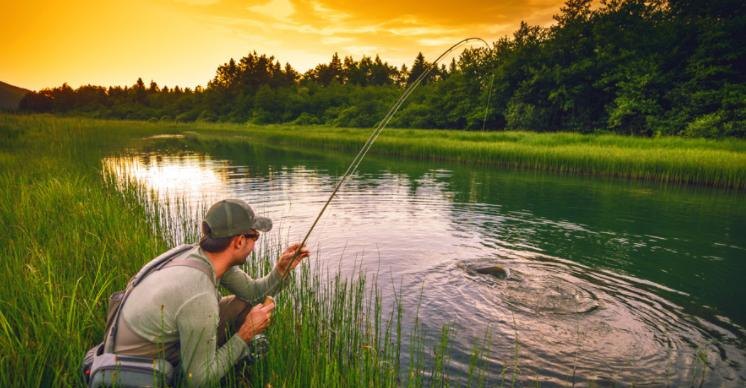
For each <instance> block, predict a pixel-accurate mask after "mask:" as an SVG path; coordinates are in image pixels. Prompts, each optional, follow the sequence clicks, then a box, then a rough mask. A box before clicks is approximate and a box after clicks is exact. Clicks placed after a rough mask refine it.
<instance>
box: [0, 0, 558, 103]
mask: <svg viewBox="0 0 746 388" xmlns="http://www.w3.org/2000/svg"><path fill="white" fill-rule="evenodd" d="M561 4H562V1H561V0H528V1H495V0H493V1H460V2H454V1H443V0H431V1H428V2H421V1H405V0H401V1H381V2H373V1H343V0H271V1H266V0H264V1H260V0H248V1H240V0H150V1H147V0H97V1H94V0H68V1H59V0H51V1H50V0H46V1H40V0H25V1H3V2H2V3H0V34H1V35H0V36H2V39H0V53H2V54H1V55H2V57H1V58H2V59H0V81H4V82H7V83H10V84H13V85H16V86H20V87H24V88H28V89H33V90H38V89H41V88H44V87H52V86H59V85H61V84H62V83H63V82H67V83H68V84H70V85H71V86H73V87H77V86H79V85H83V84H88V83H91V84H95V85H105V86H108V85H131V84H133V83H134V81H135V80H136V79H137V77H142V78H143V80H145V82H146V83H147V82H149V81H150V80H154V81H156V82H158V84H159V85H161V86H162V85H168V86H174V85H181V86H190V87H193V86H196V85H205V84H206V83H207V81H208V80H210V79H211V78H212V77H213V76H214V74H215V69H216V68H217V67H218V65H220V64H222V63H225V62H227V61H228V60H229V59H230V58H231V57H233V58H236V59H237V58H240V57H242V56H244V55H246V54H247V53H249V52H250V51H254V50H256V51H257V52H258V53H264V54H270V55H274V56H275V57H276V58H277V59H279V60H280V61H281V62H282V63H285V62H289V63H290V64H291V65H292V66H293V67H295V68H296V69H297V70H300V71H305V70H307V69H308V68H310V67H313V66H315V65H316V64H318V63H327V62H328V61H329V59H330V58H331V55H332V54H333V53H334V52H338V53H339V54H340V55H342V56H344V55H352V56H354V57H355V58H356V59H359V58H360V56H361V55H368V56H374V55H375V54H380V55H381V58H382V59H384V60H386V61H388V62H389V63H391V64H393V65H396V66H400V65H401V64H402V63H406V64H407V65H408V66H409V65H410V64H411V63H412V61H413V60H414V57H415V55H417V53H418V52H419V51H422V52H423V53H424V54H425V57H426V58H429V59H432V58H434V57H435V56H437V55H438V54H439V53H440V52H442V51H443V50H444V49H446V48H447V47H449V46H450V45H451V44H453V43H455V42H457V41H458V40H461V39H463V38H466V37H471V36H477V37H481V38H484V39H485V40H487V41H488V42H492V41H495V40H497V38H499V37H501V36H504V35H510V34H512V33H513V32H514V31H515V30H516V29H517V27H518V25H519V23H520V21H521V20H525V21H527V22H529V23H530V24H540V25H549V24H551V23H552V22H553V20H552V15H554V14H557V13H558V12H559V9H560V7H561Z"/></svg>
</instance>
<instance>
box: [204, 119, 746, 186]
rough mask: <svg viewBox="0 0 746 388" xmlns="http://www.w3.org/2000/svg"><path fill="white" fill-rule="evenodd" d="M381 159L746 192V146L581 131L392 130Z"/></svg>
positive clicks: (275, 133) (344, 137) (213, 132)
mask: <svg viewBox="0 0 746 388" xmlns="http://www.w3.org/2000/svg"><path fill="white" fill-rule="evenodd" d="M193 131H194V133H191V135H192V136H191V137H192V139H193V140H195V141H204V142H210V141H219V142H221V143H225V142H238V143H240V142H259V143H263V144H269V145H273V146H292V147H302V148H307V147H313V148H318V149H325V150H334V151H348V152H356V151H357V150H358V149H359V148H360V146H361V145H362V144H363V143H364V141H365V140H366V139H367V137H368V135H369V134H370V130H366V129H347V128H329V127H293V126H242V125H236V124H204V123H202V124H200V123H197V124H193ZM370 152H371V153H372V154H374V155H381V156H388V157H397V158H410V159H419V160H430V161H436V162H437V161H446V162H456V163H461V164H466V165H477V166H492V167H496V168H508V169H518V170H536V171H547V172H554V173H558V174H566V175H590V176H608V177H618V178H624V179H639V180H649V181H659V182H665V183H673V184H694V185H703V186H714V187H722V188H729V189H737V190H741V189H745V188H746V141H744V140H739V139H726V140H707V139H685V138H680V137H662V138H652V139H648V138H633V137H624V136H618V135H583V134H576V133H535V132H520V131H509V132H466V131H444V130H437V131H435V130H413V129H386V130H384V132H383V134H382V135H381V137H380V138H379V139H378V140H377V142H376V144H375V145H374V146H373V148H372V149H371V151H370Z"/></svg>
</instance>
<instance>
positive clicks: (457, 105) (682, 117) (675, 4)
mask: <svg viewBox="0 0 746 388" xmlns="http://www.w3.org/2000/svg"><path fill="white" fill-rule="evenodd" d="M744 4H746V3H744V2H743V1H739V0H714V1H697V0H668V1H661V0H653V1H645V0H605V1H602V2H601V3H600V4H599V5H593V4H592V3H591V1H590V0H568V1H567V2H566V3H565V5H564V6H563V7H562V8H561V10H560V12H559V13H558V14H557V15H555V17H554V19H555V23H553V24H552V25H551V26H550V27H541V26H532V25H528V24H527V23H525V22H524V23H521V25H520V27H519V28H518V30H516V31H515V32H514V33H513V35H512V36H504V37H500V38H498V39H496V40H492V39H486V40H488V41H492V43H491V45H490V47H489V48H482V47H471V48H468V49H466V50H464V51H462V52H461V53H460V54H459V55H458V56H456V57H453V58H447V59H446V61H445V63H437V64H435V63H431V62H428V60H427V59H426V58H425V57H424V56H423V55H422V53H420V54H418V55H417V56H416V58H415V59H414V61H413V63H412V64H411V65H409V66H407V65H406V64H402V65H401V66H395V65H391V64H389V63H388V62H386V61H385V60H383V59H382V58H380V57H379V56H378V55H376V56H375V57H368V56H363V57H362V58H360V59H355V58H352V57H349V56H345V57H340V56H339V55H338V54H337V53H334V54H333V55H332V57H331V60H330V61H329V63H323V64H319V65H317V66H316V67H314V68H312V69H310V70H308V71H306V72H305V73H301V72H298V71H297V70H295V69H294V68H293V67H292V65H291V64H289V63H286V64H284V65H283V64H281V63H280V62H279V61H278V60H276V59H275V57H274V56H272V55H270V54H265V53H257V52H255V51H250V52H249V53H248V54H247V55H245V56H243V57H242V58H240V59H238V60H235V59H233V58H231V59H230V60H229V61H228V62H226V63H224V64H222V65H220V66H218V68H217V70H216V72H215V76H214V77H213V78H212V79H211V80H210V81H209V82H208V83H207V85H206V86H204V87H202V86H197V87H196V88H194V89H191V88H182V87H179V86H171V87H169V86H167V85H158V83H157V82H156V81H154V80H151V81H150V82H149V83H146V82H144V81H143V80H142V79H141V78H139V79H137V81H136V82H135V83H134V84H133V85H131V86H123V87H122V86H108V87H106V86H95V85H84V86H81V87H79V88H77V89H73V88H72V87H70V86H69V85H67V84H63V85H62V86H58V87H54V88H47V89H42V90H40V91H37V92H32V93H29V94H27V95H26V96H25V97H24V98H23V99H22V100H21V102H20V105H19V109H20V111H21V112H30V113H31V112H37V113H38V112H48V113H54V114H62V115H75V116H87V117H98V118H115V119H132V120H173V121H209V122H238V123H245V122H250V123H255V124H269V123H289V124H300V125H313V124H319V125H327V126H340V127H371V126H373V125H375V124H376V123H377V122H378V121H379V120H380V119H381V118H382V117H383V116H384V114H385V112H386V110H387V109H388V108H389V106H390V105H391V104H392V103H393V102H394V101H395V100H396V98H397V97H398V96H399V95H400V94H401V93H402V91H403V90H404V88H405V87H406V86H408V85H410V84H411V83H412V82H414V80H416V79H417V78H418V77H419V76H420V75H421V74H423V73H427V75H426V76H425V77H424V78H423V81H422V84H421V86H420V87H418V88H417V89H416V91H415V93H413V94H412V96H411V97H410V99H409V100H408V101H407V103H406V104H405V105H404V106H403V107H402V109H401V111H400V112H399V113H398V114H397V115H396V116H395V117H394V119H393V121H392V122H391V126H396V127H403V128H428V129H429V128H433V129H435V128H448V129H467V130H490V131H493V130H505V129H520V130H531V131H539V132H555V131H565V132H580V133H617V134H626V135H638V136H662V135H675V136H676V135H681V136H689V137H708V138H722V137H739V138H743V137H746V83H745V82H744V81H745V80H746V72H745V71H744V69H746V45H745V44H744V43H743V37H744V36H746V6H745V5H744ZM454 43H455V42H454ZM416 51H417V48H415V47H413V52H416Z"/></svg>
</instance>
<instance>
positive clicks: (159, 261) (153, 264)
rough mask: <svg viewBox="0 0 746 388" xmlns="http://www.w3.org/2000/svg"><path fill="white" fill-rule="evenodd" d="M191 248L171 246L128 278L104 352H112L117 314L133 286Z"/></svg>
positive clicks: (184, 245) (116, 327)
mask: <svg viewBox="0 0 746 388" xmlns="http://www.w3.org/2000/svg"><path fill="white" fill-rule="evenodd" d="M192 248H194V245H190V244H182V245H179V246H178V247H175V248H171V249H169V250H168V251H166V252H164V253H162V254H161V255H159V256H158V257H156V258H155V259H153V260H151V261H150V262H148V263H147V264H145V265H144V266H143V267H142V269H140V271H138V272H137V274H136V275H135V276H133V277H132V279H130V281H129V282H128V283H127V288H126V289H125V290H124V296H122V300H121V301H120V302H119V306H117V311H116V313H114V317H113V319H112V320H111V325H110V326H111V327H107V328H106V332H107V334H106V337H104V352H106V353H114V341H115V338H116V336H117V329H118V326H119V316H120V315H121V313H122V308H123V307H124V303H125V302H126V301H127V298H128V297H129V296H130V294H131V293H132V290H133V289H134V288H135V286H137V285H138V284H140V282H142V281H143V279H145V278H146V277H147V276H148V275H150V274H151V273H153V272H155V271H158V270H160V269H161V268H163V267H165V266H166V265H167V264H168V263H169V262H170V261H172V260H173V259H175V258H176V257H178V256H180V255H181V254H183V253H185V252H186V251H188V250H190V249H192ZM211 278H212V277H211Z"/></svg>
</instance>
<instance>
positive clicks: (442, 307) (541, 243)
mask: <svg viewBox="0 0 746 388" xmlns="http://www.w3.org/2000/svg"><path fill="white" fill-rule="evenodd" d="M147 144H148V146H147V147H145V148H142V149H133V150H128V151H127V152H123V153H121V154H117V155H112V156H111V157H108V158H106V159H105V160H104V161H103V164H104V165H105V166H106V167H107V168H108V169H110V170H111V171H114V172H115V173H116V174H117V176H118V177H119V178H121V179H124V178H132V179H135V180H137V181H138V182H140V183H142V184H144V185H145V186H146V187H147V188H149V189H152V190H153V191H154V193H156V196H157V198H159V199H161V200H164V199H168V200H171V201H176V198H181V199H180V200H179V201H181V202H180V203H181V204H182V205H181V206H182V208H183V207H185V208H187V209H189V212H190V213H192V214H195V218H196V217H197V216H196V214H199V213H200V211H203V209H204V208H205V207H206V206H209V205H210V204H211V203H212V202H214V201H215V200H218V199H221V198H226V197H232V198H241V199H244V200H246V201H247V202H248V203H250V204H251V205H252V206H253V207H254V208H255V210H257V212H258V213H259V214H261V215H264V216H267V217H270V218H272V219H273V220H274V221H275V228H274V231H273V232H274V233H276V236H280V237H281V238H283V239H285V240H286V241H288V240H292V241H295V240H300V239H302V237H303V235H304V234H305V232H306V230H307V228H308V227H309V226H310V224H311V222H312V220H313V217H315V215H316V213H317V212H318V211H319V210H320V207H321V206H322V204H323V202H324V201H325V200H326V198H327V197H328V195H329V193H330V192H331V190H332V188H333V185H334V184H335V183H336V181H337V179H338V178H339V176H340V175H341V174H342V173H343V172H344V170H345V169H346V167H347V163H349V161H350V160H351V155H348V154H334V153H329V152H323V153H322V152H300V151H298V150H285V149H275V148H269V147H266V146H261V145H251V146H245V147H241V148H240V150H237V148H236V147H220V146H214V147H210V149H209V150H205V149H194V147H193V146H190V145H189V143H187V142H183V141H181V140H179V139H171V140H168V139H153V140H150V141H148V142H147ZM194 221H195V222H196V219H195V220H194ZM309 241H310V244H309V245H310V246H311V248H312V251H314V252H315V254H314V260H319V261H321V262H322V263H323V264H325V265H328V266H330V267H331V268H335V269H336V268H341V269H342V270H343V272H345V271H346V272H347V274H348V275H351V274H352V273H353V271H354V270H353V269H352V268H355V266H356V265H357V267H361V268H362V269H363V271H365V272H367V273H376V274H377V275H378V278H379V287H380V288H381V292H382V295H383V298H384V300H386V301H387V303H389V304H390V303H391V300H392V299H393V292H394V291H393V290H396V292H397V293H399V294H400V295H401V297H402V302H403V304H404V307H405V314H408V320H407V321H406V322H408V323H407V324H409V325H411V322H412V317H411V314H413V312H414V311H417V309H418V307H419V312H420V317H419V319H420V322H421V324H422V325H423V333H424V336H425V338H426V341H427V343H428V344H430V345H429V346H432V343H437V341H438V337H439V335H440V329H441V327H442V326H443V325H448V327H449V329H450V340H449V341H450V345H449V352H450V355H449V358H450V360H449V366H448V370H447V372H448V374H449V378H450V379H452V380H453V381H454V382H456V383H458V382H463V380H462V379H463V376H465V375H466V373H467V368H468V364H469V357H470V353H471V351H472V349H474V346H475V343H483V344H484V345H485V346H484V348H485V353H484V357H485V362H486V365H485V368H486V369H487V371H488V374H487V383H488V384H489V385H492V384H496V383H500V382H505V381H508V382H511V381H512V379H513V378H515V379H516V380H517V381H518V382H529V381H530V382H540V383H541V384H542V385H569V384H572V383H573V382H575V383H582V384H584V385H585V383H586V382H589V381H592V382H595V383H598V384H601V385H607V384H619V383H622V384H635V385H648V384H650V385H673V386H678V385H698V386H699V385H700V384H701V385H703V386H743V385H744V384H746V370H745V369H744V362H746V330H744V325H745V324H746V305H745V304H744V300H746V285H745V284H744V282H745V281H744V279H745V278H746V276H744V275H746V201H744V195H743V193H737V192H729V191H723V190H717V189H710V188H701V187H681V186H665V185H660V184H654V183H641V182H630V181H625V180H612V179H599V178H588V177H559V176H553V175H546V174H539V173H531V172H515V171H504V170H500V169H497V168H484V167H466V166H462V165H455V164H445V163H442V162H438V163H432V162H413V161H404V160H388V159H381V158H369V159H366V160H365V161H364V162H363V163H362V164H361V166H360V170H359V171H358V173H357V174H355V175H354V176H353V177H351V179H350V180H349V181H348V182H347V183H346V184H345V186H344V187H343V189H342V190H341V192H340V193H339V194H338V196H337V197H336V198H335V199H334V201H333V202H332V205H331V207H330V208H329V209H328V210H327V212H326V214H325V215H324V217H323V218H322V219H321V221H320V223H319V225H318V226H317V228H316V229H315V231H314V233H313V234H312V236H311V239H310V240H309ZM261 242H262V240H260V244H261ZM495 265H499V266H501V267H502V268H505V269H507V271H508V277H507V278H506V279H498V278H495V277H493V276H491V275H486V274H481V273H479V272H477V271H476V270H477V269H479V268H483V267H488V266H495ZM406 330H407V328H406V327H405V332H406ZM485 341H486V342H485ZM404 345H405V346H406V345H407V343H406V340H405V343H404ZM403 365H406V362H405V363H403Z"/></svg>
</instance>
